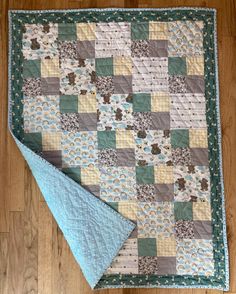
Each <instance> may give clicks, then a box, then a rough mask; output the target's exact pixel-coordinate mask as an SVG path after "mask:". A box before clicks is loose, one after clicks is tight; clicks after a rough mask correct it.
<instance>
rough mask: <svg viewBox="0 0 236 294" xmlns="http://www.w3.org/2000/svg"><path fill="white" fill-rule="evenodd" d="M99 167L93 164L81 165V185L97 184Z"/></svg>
mask: <svg viewBox="0 0 236 294" xmlns="http://www.w3.org/2000/svg"><path fill="white" fill-rule="evenodd" d="M98 184H99V169H98V168H97V167H95V166H86V167H81V185H98Z"/></svg>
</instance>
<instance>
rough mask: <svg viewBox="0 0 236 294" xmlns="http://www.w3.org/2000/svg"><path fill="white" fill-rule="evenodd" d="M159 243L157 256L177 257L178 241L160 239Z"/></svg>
mask: <svg viewBox="0 0 236 294" xmlns="http://www.w3.org/2000/svg"><path fill="white" fill-rule="evenodd" d="M156 243H157V256H176V241H175V239H174V238H161V237H159V238H158V239H157V241H156Z"/></svg>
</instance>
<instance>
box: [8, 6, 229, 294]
mask: <svg viewBox="0 0 236 294" xmlns="http://www.w3.org/2000/svg"><path fill="white" fill-rule="evenodd" d="M215 17H216V16H215V11H214V10H209V9H185V8H182V9H150V10H149V9H143V10H142V9H137V10H135V9H133V10H128V9H123V10H122V9H108V10H72V11H31V12H30V11H12V12H11V13H10V38H9V39H10V43H9V100H10V103H9V127H10V130H11V132H12V134H13V136H14V138H15V140H16V142H17V144H18V146H19V148H20V149H21V151H22V153H23V155H24V156H25V158H26V160H27V161H28V163H29V166H30V168H31V169H32V172H33V174H34V176H35V178H36V180H37V182H38V184H39V187H40V188H41V190H42V193H43V195H44V197H45V199H46V201H47V203H48V205H49V208H50V209H51V211H52V213H53V215H54V217H55V219H56V220H57V222H58V225H59V226H60V228H61V230H62V232H63V234H64V236H65V238H66V239H67V241H68V243H69V245H70V247H71V250H72V252H73V254H74V256H75V258H76V260H77V261H78V262H79V264H80V266H81V268H82V271H83V272H84V275H85V277H86V278H87V280H88V282H89V283H90V285H91V287H96V288H106V287H201V288H202V287H205V288H218V289H227V288H228V264H227V245H226V232H225V219H224V199H223V181H222V171H221V151H220V122H219V100H218V99H219V97H218V81H217V60H216V31H215V29H216V27H215Z"/></svg>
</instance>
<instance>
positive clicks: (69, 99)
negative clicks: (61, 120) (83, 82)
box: [60, 95, 78, 113]
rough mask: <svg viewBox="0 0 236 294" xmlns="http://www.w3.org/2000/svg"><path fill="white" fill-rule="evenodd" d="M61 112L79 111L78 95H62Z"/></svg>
mask: <svg viewBox="0 0 236 294" xmlns="http://www.w3.org/2000/svg"><path fill="white" fill-rule="evenodd" d="M60 112H61V113H69V112H72V113H76V112H78V96H76V95H62V96H60Z"/></svg>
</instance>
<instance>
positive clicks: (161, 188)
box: [154, 184, 174, 202]
mask: <svg viewBox="0 0 236 294" xmlns="http://www.w3.org/2000/svg"><path fill="white" fill-rule="evenodd" d="M154 186H155V194H156V196H157V201H161V202H162V201H173V200H174V185H173V184H155V185H154Z"/></svg>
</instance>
